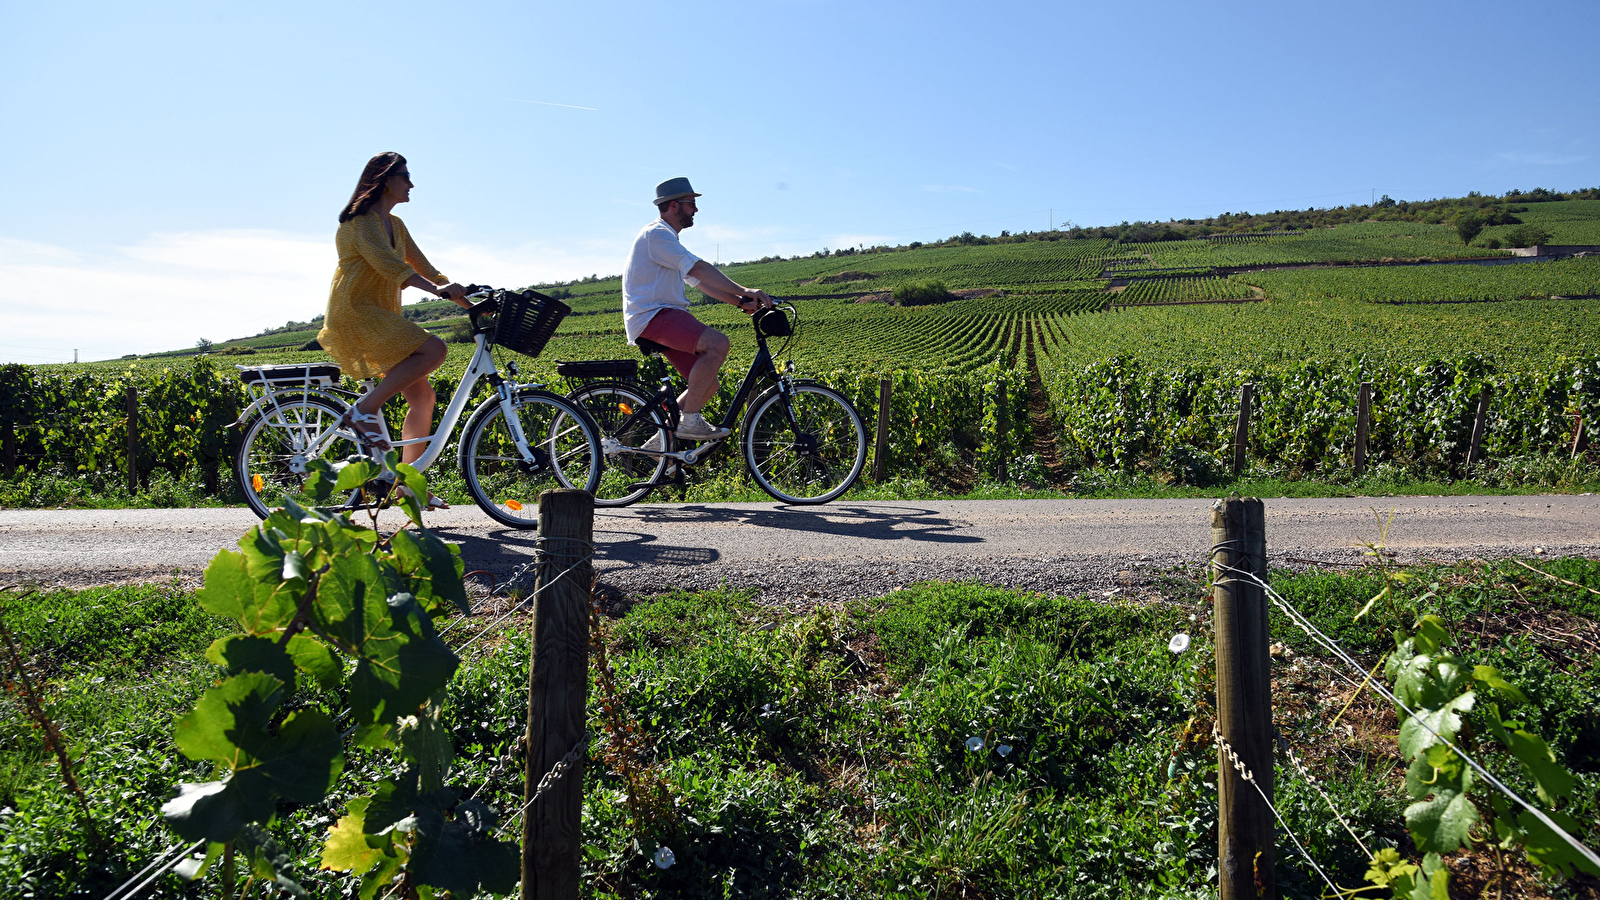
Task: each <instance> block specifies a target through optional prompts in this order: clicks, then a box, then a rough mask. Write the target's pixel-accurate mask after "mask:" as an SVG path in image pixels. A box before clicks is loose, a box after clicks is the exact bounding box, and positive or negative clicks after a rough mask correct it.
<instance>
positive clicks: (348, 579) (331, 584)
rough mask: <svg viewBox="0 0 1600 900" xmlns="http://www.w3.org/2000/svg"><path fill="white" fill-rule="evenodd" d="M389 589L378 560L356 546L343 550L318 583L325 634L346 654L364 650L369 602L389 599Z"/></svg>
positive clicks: (320, 620) (319, 614)
mask: <svg viewBox="0 0 1600 900" xmlns="http://www.w3.org/2000/svg"><path fill="white" fill-rule="evenodd" d="M385 587H386V586H385V585H384V584H383V572H382V571H381V570H380V569H379V568H378V563H377V561H376V560H374V559H373V558H372V557H370V556H368V555H366V554H365V553H362V552H360V550H359V548H356V547H354V546H351V547H348V548H344V549H343V550H341V552H339V553H338V554H336V555H335V556H334V557H333V558H332V559H331V560H330V561H329V568H328V571H326V572H324V573H323V574H322V577H321V578H320V579H318V581H317V599H316V604H315V614H316V618H317V621H318V623H319V624H320V625H321V626H322V630H323V631H324V632H326V633H327V634H328V635H330V636H331V637H333V638H334V639H335V640H336V641H338V643H340V644H341V645H342V646H343V648H344V649H346V650H353V649H354V648H356V647H358V646H360V644H361V641H362V638H363V637H364V635H365V634H366V624H365V619H366V614H367V606H368V598H369V597H376V598H381V597H384V596H387V594H388V591H387V590H386V589H385ZM378 602H379V603H381V602H382V601H381V600H379V601H378ZM380 611H381V609H380Z"/></svg>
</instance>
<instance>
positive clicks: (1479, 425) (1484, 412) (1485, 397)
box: [1467, 385, 1489, 468]
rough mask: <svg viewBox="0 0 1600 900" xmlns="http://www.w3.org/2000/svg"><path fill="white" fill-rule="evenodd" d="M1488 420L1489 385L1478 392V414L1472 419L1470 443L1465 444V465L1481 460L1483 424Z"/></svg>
mask: <svg viewBox="0 0 1600 900" xmlns="http://www.w3.org/2000/svg"><path fill="white" fill-rule="evenodd" d="M1488 421H1489V386H1488V385H1484V386H1483V390H1482V391H1481V392H1480V393H1479V394H1478V414H1477V415H1476V416H1474V417H1473V419H1472V443H1470V444H1468V445H1467V467H1468V468H1471V467H1472V466H1474V465H1476V464H1478V463H1480V462H1483V426H1484V425H1485V424H1487V423H1488Z"/></svg>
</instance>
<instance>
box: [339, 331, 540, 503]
mask: <svg viewBox="0 0 1600 900" xmlns="http://www.w3.org/2000/svg"><path fill="white" fill-rule="evenodd" d="M473 340H474V341H475V342H476V343H477V345H478V346H477V349H476V350H473V351H472V359H471V360H469V361H468V362H467V370H466V371H465V372H463V373H461V382H460V383H459V384H457V385H456V392H455V394H453V395H452V396H451V397H450V405H449V406H447V407H445V410H444V413H443V414H441V415H440V416H439V428H438V430H436V431H434V433H433V434H430V435H428V436H426V437H419V438H411V439H410V440H399V441H396V440H390V442H389V443H390V445H391V446H394V447H409V446H411V445H412V444H422V443H426V444H427V448H426V449H424V450H423V451H422V455H421V456H420V457H418V458H417V460H416V461H415V462H413V463H412V464H411V465H412V466H413V467H414V468H415V469H416V470H417V471H418V472H424V471H427V469H428V467H429V466H431V465H433V464H434V463H435V462H436V461H438V459H439V456H440V455H441V454H443V453H444V450H445V445H446V444H448V443H449V437H450V435H451V434H452V433H453V432H454V431H455V430H456V424H457V423H458V422H460V421H461V416H462V414H463V413H465V412H466V411H467V402H468V401H469V400H471V399H472V390H473V388H475V387H477V386H478V382H479V381H480V380H481V379H484V378H488V379H489V380H490V383H491V384H493V385H494V386H495V392H496V394H497V395H498V399H499V402H500V403H501V405H502V407H503V408H504V409H505V410H506V424H507V425H508V426H509V427H510V428H511V435H512V437H513V438H514V439H515V440H516V442H517V446H518V447H527V446H528V437H527V435H525V434H523V433H522V421H521V420H520V419H519V418H518V417H517V416H515V415H512V414H511V410H510V406H509V404H510V402H511V397H512V396H513V395H514V394H516V392H517V391H518V390H520V389H522V388H524V387H531V386H532V385H524V384H513V383H512V382H509V381H506V380H505V379H503V378H501V377H500V370H499V369H497V368H496V367H495V364H494V357H493V356H492V355H490V353H489V335H487V334H477V335H474V336H473ZM365 384H366V385H368V387H367V388H366V390H364V391H362V393H363V394H365V393H366V392H367V391H369V390H371V389H372V386H374V385H376V382H374V381H372V380H370V379H369V380H368V381H366V382H365ZM380 418H381V417H380ZM380 427H381V429H382V431H383V436H384V437H385V438H389V423H388V421H387V420H384V421H383V422H382V424H381V426H380ZM436 438H437V439H438V440H435V439H436Z"/></svg>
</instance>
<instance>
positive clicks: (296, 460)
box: [234, 397, 361, 519]
mask: <svg viewBox="0 0 1600 900" xmlns="http://www.w3.org/2000/svg"><path fill="white" fill-rule="evenodd" d="M343 415H344V409H343V407H341V406H339V405H338V404H336V403H334V402H333V401H331V400H324V399H322V398H320V397H292V398H288V399H284V400H281V401H279V402H278V403H277V404H276V405H274V406H267V407H264V408H263V409H262V410H261V412H260V413H259V414H257V415H256V417H255V418H253V419H251V420H250V422H249V423H248V424H247V425H245V428H244V438H243V439H242V440H241V442H240V444H239V456H238V458H237V459H236V460H234V475H235V476H236V477H237V478H238V483H239V492H240V493H241V494H243V495H244V501H245V503H247V504H249V506H250V509H251V511H252V512H254V513H255V514H256V515H258V516H260V517H261V518H263V519H265V518H266V517H267V516H268V515H269V514H270V513H271V512H272V508H273V507H274V506H282V505H283V501H284V498H286V497H294V496H298V495H299V494H300V493H301V491H302V490H303V489H304V487H305V480H306V475H307V474H308V471H307V469H306V465H307V463H309V462H311V461H312V460H313V459H325V460H328V461H329V462H330V463H334V464H338V463H340V462H343V461H344V460H346V459H349V458H350V457H352V456H358V455H360V453H361V448H360V447H358V446H357V445H356V443H355V441H353V440H351V439H350V437H349V436H348V435H346V434H344V433H342V432H336V431H334V428H335V426H337V425H338V423H339V418H340V417H341V416H343Z"/></svg>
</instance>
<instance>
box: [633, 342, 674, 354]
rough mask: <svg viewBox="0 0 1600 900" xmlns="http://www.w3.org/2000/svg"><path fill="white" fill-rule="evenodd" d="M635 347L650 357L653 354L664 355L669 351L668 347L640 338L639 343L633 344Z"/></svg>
mask: <svg viewBox="0 0 1600 900" xmlns="http://www.w3.org/2000/svg"><path fill="white" fill-rule="evenodd" d="M633 345H634V346H635V347H638V348H639V352H640V353H643V354H644V355H645V356H649V355H651V354H653V353H662V352H664V351H666V349H667V348H666V347H664V346H662V345H660V344H658V343H656V342H655V341H652V340H650V339H649V338H639V339H638V340H637V341H634V342H633Z"/></svg>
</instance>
